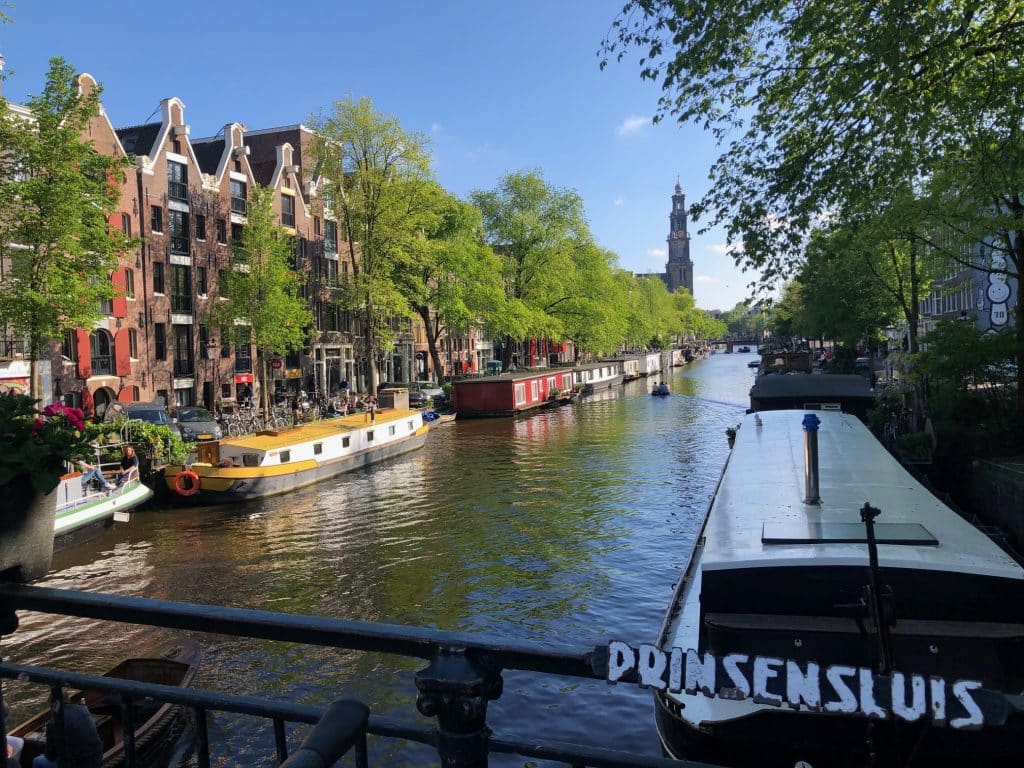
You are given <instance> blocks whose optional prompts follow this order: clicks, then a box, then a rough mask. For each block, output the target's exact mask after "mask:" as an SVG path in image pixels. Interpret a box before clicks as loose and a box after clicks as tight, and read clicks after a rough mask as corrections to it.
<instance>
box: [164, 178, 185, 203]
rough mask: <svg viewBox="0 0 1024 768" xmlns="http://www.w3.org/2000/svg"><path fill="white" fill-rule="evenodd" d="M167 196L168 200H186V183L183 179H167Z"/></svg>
mask: <svg viewBox="0 0 1024 768" xmlns="http://www.w3.org/2000/svg"><path fill="white" fill-rule="evenodd" d="M167 198H168V199H169V200H180V201H181V202H183V203H187V202H188V184H186V183H185V182H183V181H168V182H167Z"/></svg>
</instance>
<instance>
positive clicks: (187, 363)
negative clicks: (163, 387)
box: [174, 357, 196, 376]
mask: <svg viewBox="0 0 1024 768" xmlns="http://www.w3.org/2000/svg"><path fill="white" fill-rule="evenodd" d="M195 372H196V364H195V362H194V361H193V360H192V358H191V357H188V358H177V357H176V358H174V375H175V376H194V375H195Z"/></svg>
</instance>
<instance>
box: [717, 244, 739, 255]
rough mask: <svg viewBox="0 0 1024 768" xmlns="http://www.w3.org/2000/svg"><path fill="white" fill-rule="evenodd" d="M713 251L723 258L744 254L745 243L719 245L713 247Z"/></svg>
mask: <svg viewBox="0 0 1024 768" xmlns="http://www.w3.org/2000/svg"><path fill="white" fill-rule="evenodd" d="M711 250H712V251H714V252H715V253H718V254H721V255H722V256H725V255H726V254H730V253H743V243H717V244H715V245H712V246H711Z"/></svg>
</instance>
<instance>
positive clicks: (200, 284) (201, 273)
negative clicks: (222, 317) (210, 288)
mask: <svg viewBox="0 0 1024 768" xmlns="http://www.w3.org/2000/svg"><path fill="white" fill-rule="evenodd" d="M196 293H198V294H199V295H200V296H205V295H206V267H196Z"/></svg>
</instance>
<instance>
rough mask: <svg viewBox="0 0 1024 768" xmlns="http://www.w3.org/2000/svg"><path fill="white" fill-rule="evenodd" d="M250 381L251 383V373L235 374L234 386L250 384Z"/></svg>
mask: <svg viewBox="0 0 1024 768" xmlns="http://www.w3.org/2000/svg"><path fill="white" fill-rule="evenodd" d="M252 381H253V379H252V374H251V373H236V374H235V384H252Z"/></svg>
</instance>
